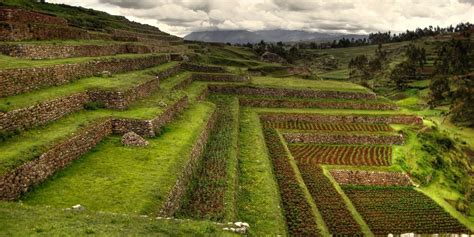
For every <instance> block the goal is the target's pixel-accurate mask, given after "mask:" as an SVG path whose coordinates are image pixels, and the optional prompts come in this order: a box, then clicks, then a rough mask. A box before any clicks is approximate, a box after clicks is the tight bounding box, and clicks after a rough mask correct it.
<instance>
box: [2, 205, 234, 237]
mask: <svg viewBox="0 0 474 237" xmlns="http://www.w3.org/2000/svg"><path fill="white" fill-rule="evenodd" d="M0 230H1V232H2V236H19V237H21V236H86V235H98V236H169V235H172V236H189V235H194V236H209V235H215V236H237V235H233V234H232V233H230V232H228V231H223V230H222V227H221V226H217V225H216V224H214V223H211V222H209V221H193V220H179V221H178V220H156V219H154V218H150V217H148V218H144V217H139V216H135V215H117V214H113V213H99V212H93V211H88V210H86V211H83V212H71V211H64V210H62V209H58V208H49V207H40V206H29V205H24V204H21V203H12V202H0Z"/></svg>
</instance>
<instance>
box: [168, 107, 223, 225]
mask: <svg viewBox="0 0 474 237" xmlns="http://www.w3.org/2000/svg"><path fill="white" fill-rule="evenodd" d="M216 115H217V114H216V112H215V111H214V112H213V114H212V115H211V117H210V118H209V120H208V121H207V124H206V126H205V127H204V129H203V130H202V132H201V134H199V136H198V138H197V140H196V142H195V143H194V146H193V148H192V150H191V154H190V157H189V159H188V161H187V163H186V164H185V166H184V168H183V171H182V172H181V175H180V176H179V177H178V179H177V180H176V183H175V185H174V186H173V189H172V190H171V192H170V193H169V194H168V197H167V198H166V201H165V202H164V203H163V205H162V207H161V209H160V215H161V216H173V215H174V213H175V212H176V211H177V210H178V209H179V208H180V206H181V203H182V199H183V197H184V195H185V194H186V187H187V186H188V184H189V182H190V181H191V178H192V176H193V174H194V173H195V172H196V170H197V168H198V164H199V160H200V159H201V157H202V153H203V151H204V148H205V146H206V144H207V140H208V138H209V134H210V133H211V130H212V129H213V127H214V124H215V121H216Z"/></svg>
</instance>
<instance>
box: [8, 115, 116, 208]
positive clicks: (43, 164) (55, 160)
mask: <svg viewBox="0 0 474 237" xmlns="http://www.w3.org/2000/svg"><path fill="white" fill-rule="evenodd" d="M111 127H112V126H111V122H110V120H106V121H102V122H98V123H96V124H94V125H91V126H88V127H87V128H85V129H84V130H83V131H81V132H78V133H77V135H75V136H73V137H70V138H68V139H66V140H65V141H63V142H61V143H59V144H57V145H55V146H54V147H52V148H51V149H49V150H48V151H47V152H45V153H43V154H42V155H41V156H39V157H38V158H36V159H34V160H31V161H29V162H27V163H25V164H23V165H21V166H20V167H18V168H16V169H15V170H13V171H10V172H9V173H7V174H5V175H3V176H1V177H0V200H15V199H17V198H19V197H20V196H21V194H22V193H25V192H27V191H28V190H29V189H30V188H31V187H32V186H34V185H36V184H39V183H41V182H43V181H44V180H46V179H47V178H48V177H49V176H51V175H52V174H54V173H55V172H56V171H58V170H60V169H62V168H64V167H66V166H68V165H69V164H70V163H71V162H72V161H73V160H75V159H77V158H79V157H81V156H82V155H84V154H86V153H87V152H88V151H89V150H90V149H92V148H93V147H95V146H96V145H97V144H98V143H99V142H100V141H101V140H102V139H103V138H104V137H106V136H108V135H110V134H111V133H112V129H111Z"/></svg>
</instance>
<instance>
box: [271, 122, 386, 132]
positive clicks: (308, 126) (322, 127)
mask: <svg viewBox="0 0 474 237" xmlns="http://www.w3.org/2000/svg"><path fill="white" fill-rule="evenodd" d="M264 126H265V127H272V128H277V129H295V130H316V131H338V132H339V131H364V132H390V131H393V129H392V128H391V127H390V126H389V125H388V124H383V123H380V124H368V123H319V122H303V121H265V122H264Z"/></svg>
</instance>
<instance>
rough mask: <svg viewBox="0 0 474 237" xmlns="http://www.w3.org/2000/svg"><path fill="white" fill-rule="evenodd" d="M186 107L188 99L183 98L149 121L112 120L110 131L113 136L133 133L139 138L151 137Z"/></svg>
mask: <svg viewBox="0 0 474 237" xmlns="http://www.w3.org/2000/svg"><path fill="white" fill-rule="evenodd" d="M187 107H188V97H186V96H185V97H183V98H181V99H180V100H178V101H177V102H175V103H174V104H173V105H170V106H168V107H167V108H166V110H165V111H164V112H163V113H161V114H160V115H158V116H157V117H155V118H153V119H151V120H139V119H126V118H123V119H120V118H117V119H113V120H112V130H113V133H114V134H125V133H127V132H130V131H133V132H135V133H137V134H139V135H141V136H146V137H153V136H155V135H156V134H157V133H158V132H159V131H160V129H161V128H162V126H164V125H165V124H167V123H169V122H170V121H172V120H173V118H175V117H176V116H177V115H178V114H179V113H181V112H182V111H183V110H184V109H185V108H187Z"/></svg>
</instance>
